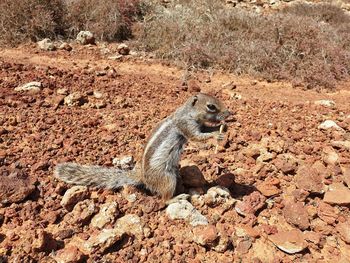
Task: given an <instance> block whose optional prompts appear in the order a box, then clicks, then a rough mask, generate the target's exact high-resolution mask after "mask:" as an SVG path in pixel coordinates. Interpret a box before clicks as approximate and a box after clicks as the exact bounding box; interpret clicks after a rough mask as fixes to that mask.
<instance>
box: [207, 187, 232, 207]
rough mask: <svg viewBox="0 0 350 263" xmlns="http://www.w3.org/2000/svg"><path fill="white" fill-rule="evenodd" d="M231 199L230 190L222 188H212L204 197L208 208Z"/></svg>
mask: <svg viewBox="0 0 350 263" xmlns="http://www.w3.org/2000/svg"><path fill="white" fill-rule="evenodd" d="M229 199H231V193H230V190H228V189H227V188H226V187H223V186H213V187H211V188H209V189H208V191H207V193H206V194H205V195H204V200H205V203H206V204H207V205H209V206H217V205H219V204H223V203H225V202H226V201H228V200H229Z"/></svg>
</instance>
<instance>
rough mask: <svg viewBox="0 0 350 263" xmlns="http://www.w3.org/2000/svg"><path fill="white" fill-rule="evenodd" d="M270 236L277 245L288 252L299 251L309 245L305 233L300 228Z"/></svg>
mask: <svg viewBox="0 0 350 263" xmlns="http://www.w3.org/2000/svg"><path fill="white" fill-rule="evenodd" d="M268 238H269V239H270V240H271V242H272V243H273V244H274V245H275V246H276V247H278V248H279V249H280V250H282V251H284V252H286V253H288V254H295V253H299V252H301V251H303V250H304V249H305V248H306V247H307V243H306V242H305V239H304V237H303V233H302V232H301V231H300V230H298V229H293V230H289V231H281V232H278V233H277V234H274V235H270V236H268Z"/></svg>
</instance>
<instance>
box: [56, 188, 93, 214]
mask: <svg viewBox="0 0 350 263" xmlns="http://www.w3.org/2000/svg"><path fill="white" fill-rule="evenodd" d="M88 196H89V192H88V188H87V187H86V186H79V185H77V186H73V187H72V188H70V189H68V190H67V191H66V193H65V194H64V196H63V198H62V200H61V205H62V206H63V207H64V208H66V209H67V210H68V211H71V210H72V209H73V207H74V206H75V205H76V204H77V203H78V202H80V201H82V200H84V199H86V198H88Z"/></svg>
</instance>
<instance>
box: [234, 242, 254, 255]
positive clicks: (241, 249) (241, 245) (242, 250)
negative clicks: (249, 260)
mask: <svg viewBox="0 0 350 263" xmlns="http://www.w3.org/2000/svg"><path fill="white" fill-rule="evenodd" d="M252 244H253V243H252V240H251V239H250V238H248V239H243V240H240V241H239V242H238V244H237V247H236V249H235V251H237V252H238V253H239V254H247V253H248V252H249V249H250V248H251V247H252Z"/></svg>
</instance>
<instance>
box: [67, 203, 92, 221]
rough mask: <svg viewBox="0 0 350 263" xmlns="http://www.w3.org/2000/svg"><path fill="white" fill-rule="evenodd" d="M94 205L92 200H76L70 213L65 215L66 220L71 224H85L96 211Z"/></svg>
mask: <svg viewBox="0 0 350 263" xmlns="http://www.w3.org/2000/svg"><path fill="white" fill-rule="evenodd" d="M96 210H97V209H96V205H95V203H94V201H93V200H90V199H87V200H83V201H80V202H78V203H77V204H76V205H75V206H74V208H73V210H72V212H71V213H69V214H67V215H66V218H67V219H66V221H69V222H71V223H73V224H78V225H86V224H87V223H88V222H89V220H90V218H91V217H92V216H93V214H95V213H96Z"/></svg>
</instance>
